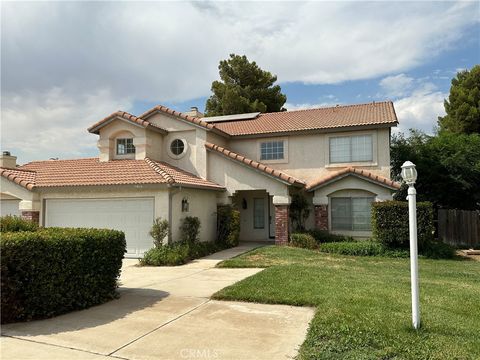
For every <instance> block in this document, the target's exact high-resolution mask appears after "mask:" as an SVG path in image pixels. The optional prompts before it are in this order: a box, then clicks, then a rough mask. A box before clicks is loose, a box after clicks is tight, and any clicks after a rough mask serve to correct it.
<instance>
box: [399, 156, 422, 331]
mask: <svg viewBox="0 0 480 360" xmlns="http://www.w3.org/2000/svg"><path fill="white" fill-rule="evenodd" d="M402 178H403V180H404V181H405V182H406V183H407V185H408V196H407V200H408V224H409V233H410V281H411V286H412V322H413V327H414V328H415V329H418V328H420V300H419V289H418V246H417V191H416V190H415V187H414V186H413V185H414V184H415V181H416V180H417V170H416V169H415V164H414V163H412V162H411V161H405V162H404V163H403V165H402Z"/></svg>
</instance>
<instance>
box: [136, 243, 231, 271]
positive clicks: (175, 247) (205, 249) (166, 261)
mask: <svg viewBox="0 0 480 360" xmlns="http://www.w3.org/2000/svg"><path fill="white" fill-rule="evenodd" d="M225 248H227V246H224V245H222V244H216V243H214V242H199V243H184V242H178V243H174V244H169V245H163V246H160V247H156V248H152V249H150V250H148V251H147V252H146V253H145V254H144V256H143V258H142V259H140V265H141V266H176V265H182V264H185V263H187V262H189V261H190V260H193V259H198V258H200V257H203V256H207V255H210V254H213V253H215V252H217V251H220V250H224V249H225Z"/></svg>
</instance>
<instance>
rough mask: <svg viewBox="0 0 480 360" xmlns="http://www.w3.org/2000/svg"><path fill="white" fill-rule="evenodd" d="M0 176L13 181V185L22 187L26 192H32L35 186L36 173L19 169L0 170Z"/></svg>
mask: <svg viewBox="0 0 480 360" xmlns="http://www.w3.org/2000/svg"><path fill="white" fill-rule="evenodd" d="M0 175H2V176H3V177H4V178H7V179H8V180H10V181H13V182H14V183H15V184H18V185H20V186H23V187H24V188H27V189H28V190H32V189H33V187H34V186H35V178H36V175H37V174H36V172H35V171H29V170H20V169H8V168H0Z"/></svg>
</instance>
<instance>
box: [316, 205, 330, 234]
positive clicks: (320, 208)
mask: <svg viewBox="0 0 480 360" xmlns="http://www.w3.org/2000/svg"><path fill="white" fill-rule="evenodd" d="M314 212H315V229H318V230H328V205H326V204H325V205H315V209H314Z"/></svg>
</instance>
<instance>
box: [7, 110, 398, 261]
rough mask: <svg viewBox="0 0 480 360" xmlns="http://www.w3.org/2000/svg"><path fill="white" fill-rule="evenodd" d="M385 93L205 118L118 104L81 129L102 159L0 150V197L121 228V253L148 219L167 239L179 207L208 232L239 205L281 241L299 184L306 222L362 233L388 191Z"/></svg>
mask: <svg viewBox="0 0 480 360" xmlns="http://www.w3.org/2000/svg"><path fill="white" fill-rule="evenodd" d="M397 124H398V121H397V117H396V115H395V110H394V108H393V104H392V103H391V102H377V103H375V102H374V103H370V104H361V105H348V106H336V107H330V108H321V109H311V110H298V111H287V112H279V113H268V114H260V113H252V114H240V115H229V116H218V117H210V118H202V114H201V113H199V112H198V110H197V109H196V108H192V111H190V112H188V113H179V112H177V111H173V110H170V109H168V108H166V107H164V106H156V107H154V108H153V109H151V110H149V111H147V112H146V113H144V114H142V115H140V116H139V117H137V116H134V115H131V114H128V113H126V112H123V111H118V112H115V113H113V114H111V115H109V116H107V117H106V118H104V119H103V120H101V121H99V122H97V123H96V124H94V125H92V126H91V127H90V128H89V129H88V130H89V132H90V133H92V134H96V135H98V148H99V156H98V158H87V159H77V160H47V161H34V162H30V163H28V164H25V165H22V166H17V165H16V163H15V162H16V158H15V157H13V156H10V154H9V153H4V155H3V156H2V158H1V163H0V166H1V175H2V176H1V206H2V215H5V214H7V213H12V214H17V215H22V216H23V217H26V218H30V219H33V220H36V221H39V223H40V224H41V225H44V226H69V227H71V226H76V227H101V228H115V229H120V230H123V231H125V234H126V237H127V248H128V255H130V256H141V254H142V253H143V252H144V251H145V250H147V249H148V248H150V247H151V246H152V239H151V238H150V237H149V235H148V231H149V229H150V227H151V225H152V222H153V219H154V218H156V217H162V218H165V219H168V220H169V222H170V225H171V230H172V231H171V239H170V240H171V241H176V240H178V239H179V236H180V234H179V226H180V223H181V221H182V219H183V218H184V217H185V216H197V217H199V218H200V220H201V234H200V235H201V239H202V240H213V239H214V238H215V233H216V209H217V205H220V204H232V203H233V204H234V205H235V206H236V207H237V208H238V209H239V210H240V216H241V231H240V238H241V240H245V241H258V240H268V239H275V242H276V243H277V244H285V243H286V242H287V241H288V234H289V231H290V229H289V227H290V224H289V205H290V203H291V195H292V193H294V192H297V191H301V192H304V194H305V196H306V197H307V199H308V201H309V202H310V204H311V206H312V212H311V216H310V218H309V219H308V220H307V226H308V227H309V228H314V227H315V228H318V229H323V230H330V231H332V232H338V233H344V234H348V235H353V236H357V237H366V236H369V235H370V204H371V202H373V201H382V200H387V199H391V196H392V192H393V191H395V190H396V189H398V184H397V183H395V182H393V181H391V180H390V146H389V145H390V130H391V127H393V126H396V125H397Z"/></svg>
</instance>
